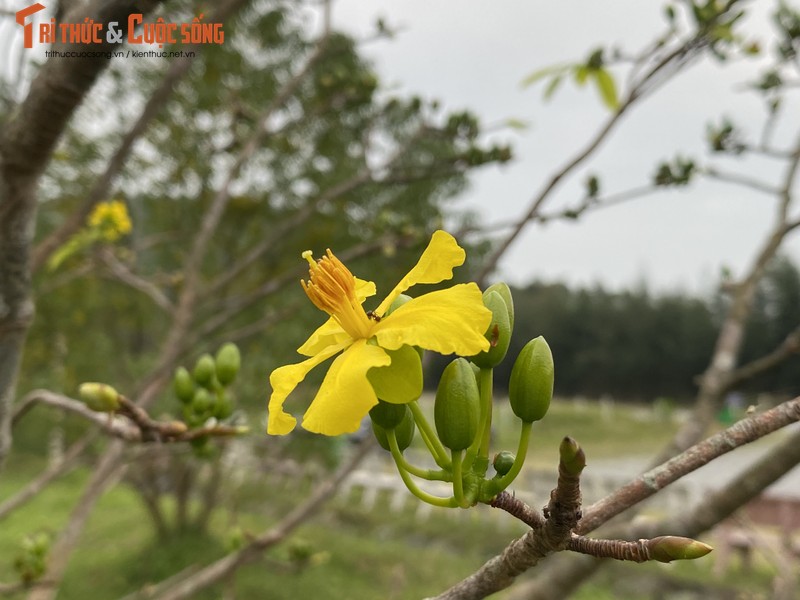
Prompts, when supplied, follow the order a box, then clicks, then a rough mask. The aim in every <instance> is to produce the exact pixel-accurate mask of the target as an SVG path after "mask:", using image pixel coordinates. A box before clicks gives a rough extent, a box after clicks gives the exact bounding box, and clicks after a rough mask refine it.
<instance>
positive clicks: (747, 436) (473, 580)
mask: <svg viewBox="0 0 800 600" xmlns="http://www.w3.org/2000/svg"><path fill="white" fill-rule="evenodd" d="M797 421H800V397H798V398H795V399H794V400H792V401H790V402H785V403H783V404H782V405H780V406H778V407H776V408H774V409H772V410H770V411H767V412H765V413H763V414H761V415H754V416H751V417H749V418H747V419H744V420H742V421H740V422H739V423H736V424H735V425H733V426H732V427H729V428H728V429H726V430H725V431H723V432H721V433H719V434H717V435H715V436H712V437H711V438H709V439H708V440H705V441H704V442H702V443H700V444H698V445H697V446H695V447H693V448H690V449H689V450H687V451H686V452H684V453H683V454H681V455H680V456H677V457H675V458H674V459H672V460H670V461H668V462H667V463H666V464H664V465H661V466H659V467H656V468H655V469H652V470H650V471H648V472H647V473H645V474H643V475H640V476H639V477H637V478H636V479H635V480H633V481H632V482H631V483H629V484H627V485H626V486H623V487H622V488H620V489H619V490H617V491H616V492H614V493H613V494H611V495H610V496H608V497H607V498H604V499H603V500H600V501H599V502H596V503H595V504H593V505H592V506H590V507H588V508H587V509H586V510H585V511H584V514H583V518H582V519H581V520H580V521H579V522H578V525H577V527H576V533H578V534H586V533H589V532H591V531H593V530H594V529H596V528H597V527H598V526H599V525H601V524H602V523H605V522H606V521H608V520H609V519H610V518H612V517H613V516H615V515H617V514H619V513H621V512H622V511H624V510H626V509H627V508H630V507H632V506H634V505H636V504H637V503H639V502H641V501H642V500H644V499H645V498H648V497H649V496H651V495H653V494H654V493H656V492H657V491H658V490H660V489H662V488H663V487H665V486H666V485H669V483H672V482H674V481H676V480H678V479H680V478H681V477H683V476H684V475H686V474H687V473H690V472H691V471H694V470H696V469H697V468H699V467H701V466H703V465H705V464H707V463H708V462H710V461H711V460H713V459H714V458H716V457H718V456H721V455H722V454H725V453H726V452H730V451H731V450H733V449H734V448H737V447H739V446H742V445H744V444H747V443H749V442H752V441H755V440H756V439H759V438H761V437H763V436H764V435H767V434H768V433H770V432H773V431H776V430H778V429H780V428H782V427H785V426H786V425H788V424H789V423H793V422H797ZM798 437H800V435H795V436H793V437H792V440H793V443H794V451H793V452H792V453H790V456H788V457H786V458H785V459H782V460H780V461H776V460H775V456H781V457H783V456H784V455H785V454H786V452H785V448H786V446H787V445H788V444H786V443H784V444H781V445H780V446H779V447H778V448H776V449H775V450H773V451H772V452H770V453H769V454H770V456H772V459H771V460H772V462H773V463H774V462H780V463H781V467H780V468H775V467H771V468H770V469H769V476H768V477H763V476H761V477H759V478H758V483H757V484H754V483H753V482H755V481H756V480H755V479H752V480H751V479H748V478H747V477H746V476H745V475H744V474H743V475H742V476H740V477H739V478H737V485H738V486H740V487H744V488H746V490H747V493H746V494H742V493H740V492H737V494H736V501H735V502H734V503H731V502H729V501H727V500H726V498H727V497H729V496H730V493H729V492H730V489H731V487H732V485H731V486H728V488H726V490H725V491H721V492H719V493H717V494H714V496H713V498H714V499H715V502H717V503H718V504H719V505H724V507H723V508H720V509H718V511H717V512H716V513H714V514H715V517H716V520H713V519H712V518H711V517H710V516H709V515H708V514H706V513H703V515H704V516H703V517H694V519H695V520H694V521H692V520H691V519H687V521H686V522H687V524H686V525H683V526H680V527H678V528H677V530H676V528H675V527H674V523H673V522H672V521H666V522H661V523H659V524H658V526H654V527H649V528H647V529H646V530H623V531H616V530H615V531H614V532H613V533H614V535H615V536H617V535H618V536H620V537H628V538H631V537H652V536H654V535H656V534H657V532H658V531H664V530H666V529H667V528H669V530H670V532H671V533H675V534H678V535H685V536H694V535H698V534H699V533H701V532H702V531H704V530H705V529H707V528H708V527H710V526H711V525H713V524H714V523H716V522H718V521H719V520H720V519H721V518H724V516H726V515H722V512H723V511H731V512H732V511H733V510H735V508H737V507H738V506H741V505H742V504H743V503H745V502H746V501H747V500H748V499H750V498H752V497H753V496H754V495H755V494H757V493H758V492H760V491H761V490H763V489H764V488H765V487H766V486H767V485H768V484H769V483H771V482H772V481H774V480H775V479H776V478H777V477H779V476H780V475H779V474H778V472H779V471H781V469H783V471H782V472H783V473H785V472H786V470H788V469H789V468H790V467H791V465H789V464H788V463H789V462H790V461H791V460H793V459H794V460H795V463H796V462H797V461H798V460H800V457H797V458H795V457H796V455H797V454H800V440H797V439H795V438H798ZM767 462H769V461H767V459H766V458H765V459H762V460H761V461H759V463H761V464H763V463H767ZM753 470H754V469H749V470H748V473H749V472H751V471H753ZM744 482H747V483H746V484H745V483H744ZM757 486H758V487H757ZM712 504H713V502H712ZM726 514H730V513H729V512H728V513H726ZM720 515H722V516H720ZM539 537H540V529H532V530H531V531H529V532H528V533H526V534H525V535H524V536H522V537H521V538H519V539H517V540H514V541H513V542H511V543H510V544H509V545H508V546H507V547H506V549H505V550H504V551H503V552H502V554H500V555H498V556H496V557H494V558H492V559H490V560H489V561H488V562H487V563H485V564H484V565H483V566H482V567H481V568H480V569H478V570H477V571H476V572H475V573H473V574H472V575H470V576H468V577H467V578H466V579H464V580H463V581H462V582H460V583H458V584H456V585H455V586H453V587H452V588H450V590H447V591H446V592H444V593H443V594H441V595H439V596H437V597H436V598H437V600H477V599H479V598H485V597H486V596H488V595H490V594H493V593H495V592H497V591H499V590H501V589H504V588H506V587H508V586H509V585H511V584H512V583H513V581H514V579H515V578H516V577H517V576H518V575H519V574H521V573H522V572H524V571H525V570H527V569H529V568H531V567H532V566H534V565H536V564H537V563H538V561H539V560H540V558H541V557H542V555H541V554H539V552H538V544H539V543H540V542H539V541H537V539H538V538H539ZM551 551H552V550H551ZM570 562H571V563H572V564H577V565H578V566H579V569H576V571H578V570H580V575H579V574H578V573H577V572H574V571H573V572H571V577H572V578H573V579H574V580H577V581H580V580H582V576H583V572H584V571H586V570H587V569H588V570H591V567H592V565H594V568H596V563H597V561H593V562H591V563H588V562H586V561H581V560H577V561H572V560H571V561H570ZM587 565H588V567H587ZM550 571H551V570H550V569H549V570H548V573H550ZM555 573H556V574H557V575H563V574H560V573H558V572H557V571H556V572H555ZM554 576H555V575H554ZM550 587H553V586H552V585H551V586H550ZM566 587H567V588H568V589H571V586H569V585H567V586H566ZM557 589H558V593H559V594H560V596H559V597H564V594H565V593H566V592H565V591H564V589H565V588H564V587H559V588H557ZM525 597H531V598H532V597H534V596H527V595H526V596H525ZM536 597H537V598H538V596H536ZM548 597H549V596H548Z"/></svg>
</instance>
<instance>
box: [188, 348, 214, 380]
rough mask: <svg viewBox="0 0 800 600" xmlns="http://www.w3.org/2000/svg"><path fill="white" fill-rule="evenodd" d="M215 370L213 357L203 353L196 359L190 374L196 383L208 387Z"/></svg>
mask: <svg viewBox="0 0 800 600" xmlns="http://www.w3.org/2000/svg"><path fill="white" fill-rule="evenodd" d="M215 371H216V367H215V365H214V359H213V358H212V357H211V355H210V354H203V356H201V357H200V358H198V359H197V363H195V365H194V371H193V372H192V374H193V375H194V380H195V381H196V382H197V383H199V384H200V385H202V386H203V387H206V388H208V387H211V383H212V381H213V379H214V372H215Z"/></svg>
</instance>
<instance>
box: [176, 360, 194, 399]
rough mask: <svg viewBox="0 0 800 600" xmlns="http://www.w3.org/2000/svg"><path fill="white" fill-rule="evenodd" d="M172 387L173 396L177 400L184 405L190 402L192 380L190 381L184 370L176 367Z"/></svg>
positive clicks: (192, 386)
mask: <svg viewBox="0 0 800 600" xmlns="http://www.w3.org/2000/svg"><path fill="white" fill-rule="evenodd" d="M172 387H173V389H174V390H175V396H176V397H177V398H178V400H180V401H181V402H183V403H184V404H186V403H188V402H191V401H192V398H193V397H194V379H192V376H191V375H190V374H189V371H187V370H186V368H184V367H178V368H177V369H175V377H174V378H173V380H172Z"/></svg>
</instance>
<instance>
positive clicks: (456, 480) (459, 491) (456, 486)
mask: <svg viewBox="0 0 800 600" xmlns="http://www.w3.org/2000/svg"><path fill="white" fill-rule="evenodd" d="M463 454H464V451H463V450H450V460H451V461H452V462H453V496H454V497H455V500H456V504H457V505H458V506H460V507H462V508H466V507H467V503H466V501H465V500H464V480H463V475H462V473H461V459H462V457H463Z"/></svg>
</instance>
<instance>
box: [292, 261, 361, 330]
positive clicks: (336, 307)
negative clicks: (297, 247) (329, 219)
mask: <svg viewBox="0 0 800 600" xmlns="http://www.w3.org/2000/svg"><path fill="white" fill-rule="evenodd" d="M302 256H303V258H305V259H306V260H307V261H308V264H309V268H308V281H307V282H306V281H303V280H300V284H301V285H302V286H303V291H305V293H306V295H307V296H308V298H309V300H311V302H313V303H314V306H316V307H317V308H319V309H320V310H322V311H324V312H326V313H328V314H329V315H330V316H332V317H333V318H334V319H336V321H337V322H338V323H339V325H341V326H342V329H344V330H345V331H346V332H347V333H348V334H350V336H351V337H352V338H353V339H368V338H369V337H371V333H370V331H371V329H372V325H373V323H372V322H371V321H370V320H369V318H368V317H367V313H365V312H364V309H363V308H362V307H361V302H359V300H358V298H357V297H356V278H355V277H354V276H353V274H352V273H351V272H350V270H349V269H348V268H347V267H346V266H344V264H343V263H342V261H340V260H339V259H338V258H336V256H335V255H334V254H333V252H331V251H330V250H327V251H326V256H323V257H322V258H321V259H319V260H316V261H315V260H314V258H313V256H312V253H311V251H310V250H306V251H305V252H303V255H302Z"/></svg>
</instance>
